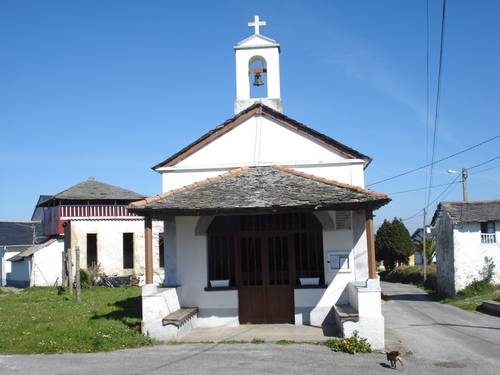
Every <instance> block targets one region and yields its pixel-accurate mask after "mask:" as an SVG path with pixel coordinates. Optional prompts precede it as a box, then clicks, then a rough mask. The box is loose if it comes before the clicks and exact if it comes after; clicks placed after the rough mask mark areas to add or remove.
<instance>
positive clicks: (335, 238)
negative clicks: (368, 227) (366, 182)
mask: <svg viewBox="0 0 500 375" xmlns="http://www.w3.org/2000/svg"><path fill="white" fill-rule="evenodd" d="M329 214H330V216H331V217H332V219H333V220H334V218H335V212H334V211H331V212H329ZM323 249H324V250H323V255H324V258H323V259H324V266H325V283H326V284H327V285H328V287H327V289H296V290H295V321H296V324H302V323H304V324H312V325H315V326H321V325H322V323H323V322H324V321H325V320H326V319H327V316H328V314H329V313H330V311H331V309H332V307H333V305H335V304H347V303H349V296H348V291H347V285H348V283H349V282H351V281H358V280H362V281H364V280H366V279H367V278H368V252H367V244H366V234H365V222H364V213H361V212H352V225H351V229H349V230H348V229H342V230H328V231H324V232H323ZM329 253H334V254H348V255H349V264H350V269H349V270H348V271H343V270H342V271H338V270H337V271H334V270H331V269H330V264H329V263H328V255H329Z"/></svg>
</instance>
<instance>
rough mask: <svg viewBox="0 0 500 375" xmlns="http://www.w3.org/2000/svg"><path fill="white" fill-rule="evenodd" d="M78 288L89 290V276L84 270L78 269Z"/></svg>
mask: <svg viewBox="0 0 500 375" xmlns="http://www.w3.org/2000/svg"><path fill="white" fill-rule="evenodd" d="M80 286H81V287H82V288H90V286H91V285H90V275H89V273H88V272H87V271H85V270H84V269H80Z"/></svg>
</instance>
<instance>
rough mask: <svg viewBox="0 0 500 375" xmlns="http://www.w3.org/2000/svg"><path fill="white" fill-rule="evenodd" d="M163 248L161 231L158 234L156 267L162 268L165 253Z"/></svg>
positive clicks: (163, 236)
mask: <svg viewBox="0 0 500 375" xmlns="http://www.w3.org/2000/svg"><path fill="white" fill-rule="evenodd" d="M164 248H165V235H164V234H163V232H161V233H160V234H158V255H159V257H158V263H159V264H158V267H159V268H163V267H165V253H164Z"/></svg>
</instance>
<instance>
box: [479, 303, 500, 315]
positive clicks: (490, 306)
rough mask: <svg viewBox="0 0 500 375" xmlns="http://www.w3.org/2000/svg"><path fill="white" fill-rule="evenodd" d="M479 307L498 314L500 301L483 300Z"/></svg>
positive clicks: (499, 312) (499, 313)
mask: <svg viewBox="0 0 500 375" xmlns="http://www.w3.org/2000/svg"><path fill="white" fill-rule="evenodd" d="M481 309H482V310H484V311H486V312H488V313H490V314H493V315H497V316H500V302H497V301H483V303H482V304H481Z"/></svg>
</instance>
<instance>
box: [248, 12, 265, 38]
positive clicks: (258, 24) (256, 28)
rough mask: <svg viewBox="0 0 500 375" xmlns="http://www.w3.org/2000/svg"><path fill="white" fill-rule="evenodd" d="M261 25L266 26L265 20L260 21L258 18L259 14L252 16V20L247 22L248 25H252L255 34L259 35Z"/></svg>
mask: <svg viewBox="0 0 500 375" xmlns="http://www.w3.org/2000/svg"><path fill="white" fill-rule="evenodd" d="M261 26H267V23H266V21H261V20H260V19H259V16H254V18H253V22H249V23H248V27H253V28H254V31H255V35H259V34H260V27H261Z"/></svg>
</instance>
